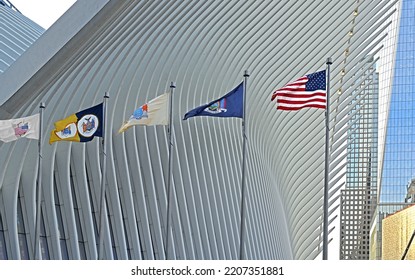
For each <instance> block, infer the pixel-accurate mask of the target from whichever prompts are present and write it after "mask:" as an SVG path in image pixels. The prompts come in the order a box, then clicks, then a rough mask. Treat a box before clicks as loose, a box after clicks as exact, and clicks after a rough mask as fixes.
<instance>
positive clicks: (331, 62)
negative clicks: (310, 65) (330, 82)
mask: <svg viewBox="0 0 415 280" xmlns="http://www.w3.org/2000/svg"><path fill="white" fill-rule="evenodd" d="M326 64H328V65H330V64H333V61H332V60H331V57H328V58H327V61H326Z"/></svg>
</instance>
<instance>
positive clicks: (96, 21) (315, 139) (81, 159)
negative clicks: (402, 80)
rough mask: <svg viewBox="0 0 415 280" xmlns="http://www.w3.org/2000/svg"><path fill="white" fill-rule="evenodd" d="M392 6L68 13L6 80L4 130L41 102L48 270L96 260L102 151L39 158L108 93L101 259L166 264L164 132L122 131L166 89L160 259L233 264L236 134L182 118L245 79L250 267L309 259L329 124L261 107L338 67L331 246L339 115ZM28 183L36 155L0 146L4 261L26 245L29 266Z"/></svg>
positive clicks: (231, 128)
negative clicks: (170, 197) (56, 264)
mask: <svg viewBox="0 0 415 280" xmlns="http://www.w3.org/2000/svg"><path fill="white" fill-rule="evenodd" d="M396 6H397V1H386V0H385V1H379V0H376V1H329V0H325V1H271V0H269V1H232V0H227V1H196V0H195V1H191V0H186V1H173V0H172V1H161V0H160V1H119V0H111V1H108V0H95V1H86V0H78V1H77V2H76V3H75V5H74V6H73V7H72V8H71V9H70V10H69V11H68V12H67V13H66V14H65V15H64V16H63V17H62V18H61V19H60V20H59V21H58V22H57V23H56V24H55V25H53V26H52V27H51V28H50V29H49V30H48V31H47V32H45V34H44V36H42V37H41V38H40V39H39V40H38V41H37V42H36V44H35V45H33V46H32V47H31V48H30V49H29V51H28V52H27V53H25V55H24V56H22V57H21V59H19V61H17V62H16V63H15V64H13V65H12V67H10V69H8V71H6V72H5V73H4V74H3V75H1V76H0V84H2V85H3V84H4V85H5V86H4V90H3V91H2V93H1V95H0V105H1V107H0V117H1V118H2V119H7V118H13V117H18V116H25V115H31V114H34V113H37V112H38V107H39V103H40V102H45V103H46V110H45V112H44V130H43V135H44V136H45V138H44V141H43V169H42V175H43V176H42V181H43V184H42V192H43V196H42V216H43V221H44V228H43V227H42V228H43V229H42V232H43V233H42V234H41V235H42V236H43V237H42V240H43V241H42V242H43V243H42V250H43V252H42V253H43V256H44V258H51V259H61V258H70V259H80V258H87V259H96V258H97V243H98V239H97V234H96V231H97V223H98V221H99V212H98V211H99V194H100V180H101V172H100V166H101V161H102V154H101V151H102V145H101V141H99V140H98V139H96V140H94V141H92V142H90V143H86V144H81V143H70V142H59V143H55V144H53V145H49V144H48V135H49V133H50V131H51V130H52V128H53V123H54V122H55V121H57V120H60V119H62V118H64V117H66V116H68V115H70V114H72V113H75V112H77V111H79V110H81V109H84V108H88V107H90V106H92V105H95V104H98V103H100V102H102V100H103V96H104V94H105V92H107V93H108V94H109V95H110V99H109V100H108V115H107V123H106V125H107V133H106V138H105V140H106V141H107V145H108V153H107V158H108V166H107V173H106V182H107V186H106V190H107V193H106V205H107V210H106V211H107V213H106V214H107V215H106V221H105V246H104V248H105V258H108V259H128V258H131V259H164V258H165V252H164V249H163V247H164V244H165V236H166V235H165V233H166V222H167V219H166V213H167V196H166V189H167V188H166V182H167V175H168V174H167V173H168V172H167V167H168V144H167V129H166V128H165V127H135V128H133V129H130V130H128V131H127V132H126V133H124V134H121V135H120V134H117V131H118V129H119V127H120V126H121V124H122V123H123V121H124V120H125V119H126V118H128V117H129V116H130V115H131V113H132V112H133V110H134V109H135V108H137V107H138V106H139V105H141V104H143V103H145V102H146V101H148V100H150V99H153V98H154V97H156V96H157V95H160V94H162V93H164V92H166V91H168V90H169V85H170V82H171V81H175V82H176V84H177V88H176V91H175V94H174V96H173V122H172V123H173V145H174V146H173V170H172V174H173V190H174V202H173V203H172V205H171V206H172V208H171V209H172V210H171V211H172V212H171V213H172V231H173V237H172V239H171V241H170V242H169V245H170V248H169V251H170V253H169V258H174V259H238V257H239V254H238V252H239V251H238V250H239V223H240V201H241V197H240V195H241V161H242V157H241V152H242V135H241V134H242V132H241V120H240V119H233V118H232V119H220V118H206V117H197V118H191V119H189V120H187V121H182V118H183V115H184V114H185V113H186V112H187V111H188V110H190V109H193V108H194V107H196V106H199V105H201V104H205V103H207V102H208V101H212V100H214V99H216V98H218V97H220V96H222V95H223V94H225V93H226V92H228V91H229V90H230V89H232V88H233V87H234V86H236V85H237V84H238V83H239V82H241V81H242V79H243V72H244V70H246V69H248V70H249V72H250V74H251V76H250V77H249V79H248V87H247V96H246V98H247V111H246V115H247V119H246V121H247V143H248V144H247V170H246V176H247V177H246V178H247V180H246V183H247V185H246V186H247V192H246V194H247V204H246V215H247V216H246V243H245V255H246V258H248V259H314V258H316V257H317V256H318V255H319V253H320V252H321V242H322V241H321V240H322V239H321V236H322V227H321V225H322V204H323V203H322V197H323V179H324V143H325V142H324V135H325V134H324V131H325V128H324V111H323V110H318V109H305V110H301V111H298V112H281V111H277V110H276V109H275V104H273V103H272V102H271V101H270V98H271V94H272V91H273V90H274V89H276V88H278V87H281V86H282V85H283V84H285V83H287V82H289V81H292V80H293V79H295V78H298V77H300V76H302V75H304V74H307V73H311V72H315V71H317V70H321V69H324V67H325V61H326V58H327V57H332V59H333V65H332V71H331V96H332V97H331V100H332V105H331V112H332V114H331V116H330V131H331V133H330V140H331V144H330V151H331V171H330V187H331V190H330V217H329V220H330V224H331V225H330V231H331V230H332V229H333V227H334V224H335V222H336V211H337V210H338V205H339V200H338V194H339V189H340V188H341V187H342V186H343V185H344V180H345V176H344V174H345V168H344V167H345V158H346V147H347V130H348V129H349V127H348V126H347V125H348V123H349V122H348V121H349V119H350V118H351V116H350V115H349V112H350V110H351V108H353V107H354V106H355V105H356V103H353V102H355V100H354V96H355V94H357V91H359V90H360V89H359V84H357V83H355V81H357V80H362V79H361V78H360V79H358V78H357V76H359V75H360V76H361V75H364V73H366V72H367V71H366V69H365V68H366V67H368V68H369V66H368V65H371V63H368V62H369V61H372V59H373V57H374V58H375V59H374V60H373V61H374V62H372V64H373V63H376V62H377V63H381V61H382V59H383V58H382V57H380V54H379V51H380V50H381V49H382V42H383V41H385V40H386V39H387V38H388V39H390V37H388V34H389V33H391V31H393V30H394V28H395V26H394V25H392V24H390V17H391V16H393V14H394V12H396V11H394V9H395V7H396ZM69 26H70V27H69ZM368 54H371V57H370V55H369V57H368ZM391 54H392V52H391V51H390V52H389V53H387V55H391ZM379 57H380V60H378V58H379ZM28 61H31V62H32V63H31V65H32V67H31V68H29V69H27V68H25V67H26V66H27V65H26V62H28ZM17 73H20V75H18V77H16V76H17ZM12 77H14V79H13V81H10V79H11V78H12ZM363 80H364V79H363ZM357 112H358V111H357ZM36 174H37V142H36V141H29V140H26V139H23V140H19V141H16V142H13V143H3V144H0V217H1V222H2V224H0V226H2V227H3V228H0V233H1V232H3V235H4V236H5V237H4V241H3V243H4V248H5V250H7V258H9V259H20V258H22V254H23V255H24V254H25V253H24V252H23V251H22V250H25V249H24V247H25V246H24V243H22V242H23V241H22V240H24V237H26V239H27V240H26V242H27V251H28V252H27V253H28V255H31V254H32V253H33V252H32V251H33V232H34V217H35V215H34V212H35V186H36ZM19 211H21V213H22V215H21V219H20V218H19V214H18V213H20V212H19ZM16 213H17V214H16ZM22 223H24V227H23V229H19V228H20V227H21V226H22ZM22 230H23V232H21V231H22ZM332 237H333V236H330V238H332ZM334 238H338V237H337V236H334ZM19 240H20V243H19ZM1 242H2V240H1V239H0V243H1ZM22 244H23V247H22ZM0 248H1V247H0ZM22 248H23V249H22ZM45 250H47V252H45ZM335 255H338V253H337V252H336V253H335Z"/></svg>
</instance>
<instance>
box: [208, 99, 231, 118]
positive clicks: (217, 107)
mask: <svg viewBox="0 0 415 280" xmlns="http://www.w3.org/2000/svg"><path fill="white" fill-rule="evenodd" d="M205 111H206V112H209V113H212V114H218V113H222V112H226V111H227V110H226V98H223V99H221V100H219V101H218V102H215V103H213V104H212V105H210V106H209V107H207V108H206V109H205Z"/></svg>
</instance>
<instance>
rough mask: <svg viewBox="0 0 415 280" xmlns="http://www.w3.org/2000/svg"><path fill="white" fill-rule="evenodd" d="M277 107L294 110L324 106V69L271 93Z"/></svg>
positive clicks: (321, 107)
mask: <svg viewBox="0 0 415 280" xmlns="http://www.w3.org/2000/svg"><path fill="white" fill-rule="evenodd" d="M275 98H277V109H279V110H286V111H294V110H300V109H302V108H307V107H312V108H320V109H325V108H326V70H323V71H319V72H316V73H312V74H308V75H305V76H303V77H301V78H299V79H297V80H295V81H294V82H291V83H288V84H286V85H285V86H284V87H282V88H280V89H277V90H275V91H274V93H273V94H272V98H271V100H274V99H275Z"/></svg>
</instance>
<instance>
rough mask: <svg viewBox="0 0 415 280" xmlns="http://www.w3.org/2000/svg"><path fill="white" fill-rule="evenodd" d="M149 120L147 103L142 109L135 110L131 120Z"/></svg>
mask: <svg viewBox="0 0 415 280" xmlns="http://www.w3.org/2000/svg"><path fill="white" fill-rule="evenodd" d="M147 118H148V105H147V103H146V104H144V105H143V106H141V107H140V108H138V109H137V110H135V111H134V113H133V115H132V116H131V118H130V119H136V120H141V119H147Z"/></svg>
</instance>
